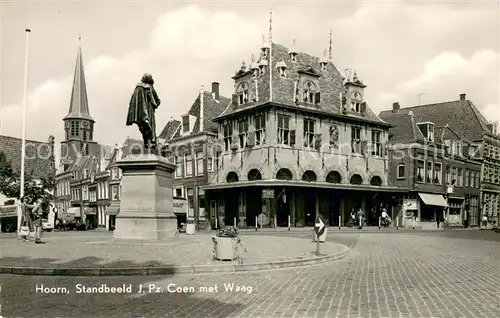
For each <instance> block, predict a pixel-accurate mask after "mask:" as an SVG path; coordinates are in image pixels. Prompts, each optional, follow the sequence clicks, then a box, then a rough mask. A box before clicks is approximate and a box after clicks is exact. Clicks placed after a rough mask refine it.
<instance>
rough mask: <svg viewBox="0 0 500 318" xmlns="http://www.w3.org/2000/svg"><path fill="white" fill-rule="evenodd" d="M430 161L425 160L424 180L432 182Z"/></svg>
mask: <svg viewBox="0 0 500 318" xmlns="http://www.w3.org/2000/svg"><path fill="white" fill-rule="evenodd" d="M432 177H433V175H432V161H427V174H426V175H425V182H427V183H432Z"/></svg>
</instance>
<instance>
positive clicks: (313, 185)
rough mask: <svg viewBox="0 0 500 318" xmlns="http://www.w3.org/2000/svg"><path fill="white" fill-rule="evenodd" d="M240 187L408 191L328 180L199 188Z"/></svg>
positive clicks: (230, 184) (248, 183) (204, 188)
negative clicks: (330, 181) (329, 181)
mask: <svg viewBox="0 0 500 318" xmlns="http://www.w3.org/2000/svg"><path fill="white" fill-rule="evenodd" d="M242 187H303V188H316V189H331V190H357V191H359V190H362V191H374V192H401V193H405V192H408V189H404V188H399V187H386V186H372V185H366V184H360V185H353V184H339V183H328V182H308V181H298V180H293V181H287V180H255V181H238V182H231V183H222V184H209V185H204V186H200V187H199V189H200V190H204V191H206V190H219V189H228V188H242Z"/></svg>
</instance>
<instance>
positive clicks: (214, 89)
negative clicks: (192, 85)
mask: <svg viewBox="0 0 500 318" xmlns="http://www.w3.org/2000/svg"><path fill="white" fill-rule="evenodd" d="M212 95H213V96H214V99H215V100H219V83H217V82H213V83H212Z"/></svg>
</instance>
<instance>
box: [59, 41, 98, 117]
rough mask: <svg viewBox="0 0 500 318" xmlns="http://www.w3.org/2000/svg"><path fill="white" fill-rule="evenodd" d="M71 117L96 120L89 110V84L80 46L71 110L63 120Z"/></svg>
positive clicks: (72, 90) (74, 76)
mask: <svg viewBox="0 0 500 318" xmlns="http://www.w3.org/2000/svg"><path fill="white" fill-rule="evenodd" d="M69 118H81V119H88V120H91V121H94V119H93V118H92V117H91V116H90V111H89V103H88V99H87V85H86V83H85V72H84V70H83V58H82V48H81V47H78V53H77V55H76V65H75V74H74V75H73V87H72V89H71V100H70V104H69V111H68V114H67V115H66V117H64V118H63V120H64V119H69Z"/></svg>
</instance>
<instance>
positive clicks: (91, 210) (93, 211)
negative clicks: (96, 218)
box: [83, 207, 97, 215]
mask: <svg viewBox="0 0 500 318" xmlns="http://www.w3.org/2000/svg"><path fill="white" fill-rule="evenodd" d="M83 213H84V214H85V215H96V214H97V210H96V208H95V207H86V208H85V209H84V210H83Z"/></svg>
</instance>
